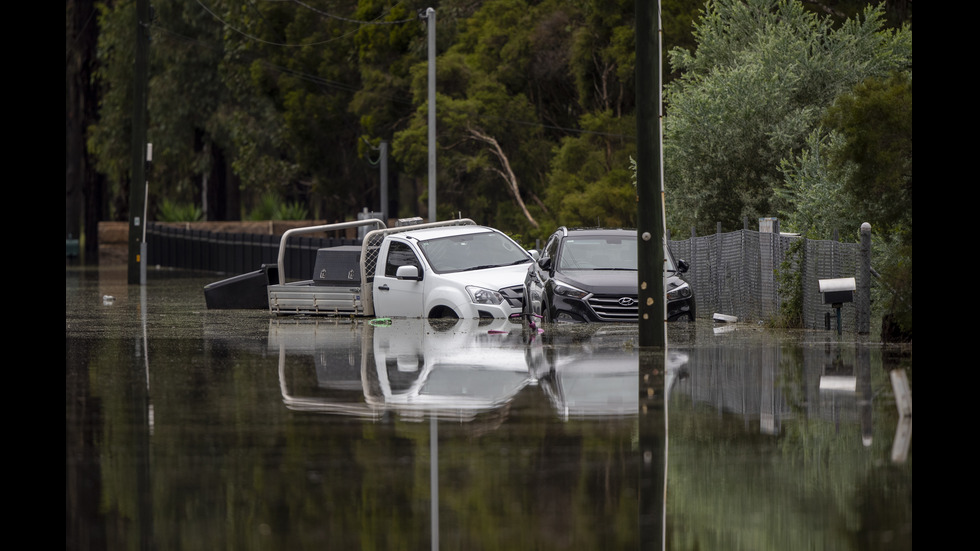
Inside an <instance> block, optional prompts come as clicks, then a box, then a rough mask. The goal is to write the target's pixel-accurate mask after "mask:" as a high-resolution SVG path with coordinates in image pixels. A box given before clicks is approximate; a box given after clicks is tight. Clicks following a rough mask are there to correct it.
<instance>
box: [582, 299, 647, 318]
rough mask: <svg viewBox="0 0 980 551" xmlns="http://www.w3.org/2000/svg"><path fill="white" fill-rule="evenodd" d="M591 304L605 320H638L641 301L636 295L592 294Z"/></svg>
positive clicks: (596, 312)
mask: <svg viewBox="0 0 980 551" xmlns="http://www.w3.org/2000/svg"><path fill="white" fill-rule="evenodd" d="M589 306H590V307H592V311H593V312H595V315H596V316H597V317H598V318H599V319H601V320H603V321H636V319H637V317H638V315H639V301H637V299H636V295H625V296H601V297H600V296H592V297H591V298H589Z"/></svg>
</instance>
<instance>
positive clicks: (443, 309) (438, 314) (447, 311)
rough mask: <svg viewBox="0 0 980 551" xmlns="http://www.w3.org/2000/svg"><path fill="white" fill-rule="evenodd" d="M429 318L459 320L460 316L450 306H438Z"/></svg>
mask: <svg viewBox="0 0 980 551" xmlns="http://www.w3.org/2000/svg"><path fill="white" fill-rule="evenodd" d="M429 318H436V319H444V320H458V319H459V315H457V314H456V311H455V310H453V309H452V308H449V307H448V306H438V307H436V308H433V310H432V311H431V312H429Z"/></svg>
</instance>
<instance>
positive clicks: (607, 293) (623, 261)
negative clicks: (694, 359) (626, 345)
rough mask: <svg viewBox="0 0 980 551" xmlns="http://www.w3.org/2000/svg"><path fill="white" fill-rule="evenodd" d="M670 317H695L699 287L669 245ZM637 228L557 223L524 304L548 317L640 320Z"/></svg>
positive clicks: (531, 278) (527, 282) (534, 267)
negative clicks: (576, 226) (688, 277)
mask: <svg viewBox="0 0 980 551" xmlns="http://www.w3.org/2000/svg"><path fill="white" fill-rule="evenodd" d="M664 252H665V254H666V257H667V258H666V262H667V266H666V269H667V276H668V277H667V280H666V285H665V286H666V292H667V320H668V321H675V320H679V319H686V320H689V321H694V312H695V310H694V292H693V291H692V290H691V286H690V285H688V283H687V282H686V281H684V279H682V278H681V276H680V274H682V273H684V272H686V271H687V263H685V262H684V261H683V260H681V261H680V262H677V263H675V262H674V258H673V255H672V254H671V253H670V249H669V248H668V247H664ZM636 262H637V249H636V231H635V230H627V229H568V228H565V227H561V228H558V231H556V232H555V233H553V234H552V235H551V237H549V238H548V241H547V243H545V246H544V250H542V251H541V253H540V258H539V259H538V261H537V262H536V263H533V264H532V265H531V267H530V269H529V270H528V273H527V278H525V280H524V293H525V294H524V296H525V300H524V308H525V313H527V314H538V315H540V316H542V317H543V318H544V320H545V321H558V322H562V321H565V322H587V321H636V320H637V312H638V308H637V302H638V300H637V296H638V293H637V289H636Z"/></svg>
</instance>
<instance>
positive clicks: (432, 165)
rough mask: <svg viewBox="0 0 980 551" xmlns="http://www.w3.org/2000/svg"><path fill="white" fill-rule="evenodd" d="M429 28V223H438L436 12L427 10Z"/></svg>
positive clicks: (430, 9) (426, 16)
mask: <svg viewBox="0 0 980 551" xmlns="http://www.w3.org/2000/svg"><path fill="white" fill-rule="evenodd" d="M425 18H426V19H427V20H428V26H429V222H435V221H436V10H434V9H432V8H429V9H427V10H425Z"/></svg>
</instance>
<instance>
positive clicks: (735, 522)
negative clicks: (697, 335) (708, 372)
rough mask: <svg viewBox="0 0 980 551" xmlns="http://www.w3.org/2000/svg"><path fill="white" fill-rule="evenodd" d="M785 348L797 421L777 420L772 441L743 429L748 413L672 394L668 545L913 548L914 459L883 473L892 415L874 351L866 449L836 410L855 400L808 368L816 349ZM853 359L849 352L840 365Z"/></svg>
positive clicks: (849, 416) (785, 383)
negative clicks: (822, 384)
mask: <svg viewBox="0 0 980 551" xmlns="http://www.w3.org/2000/svg"><path fill="white" fill-rule="evenodd" d="M834 346H839V345H836V344H835V345H834ZM783 352H784V353H783V354H782V356H781V361H780V364H779V365H780V368H779V369H780V373H779V376H778V379H779V381H780V383H779V386H780V387H781V388H782V389H783V390H784V392H783V393H782V396H783V397H784V398H785V399H786V400H787V402H788V404H787V405H788V406H789V408H788V409H789V411H792V412H793V413H792V414H791V415H784V416H783V417H782V419H781V420H780V421H779V426H780V429H781V430H780V431H779V433H778V434H777V435H775V436H769V435H765V434H762V433H761V432H760V430H759V427H758V426H757V425H756V424H755V423H752V422H748V421H749V420H750V419H752V418H753V416H752V414H751V412H730V411H725V410H720V409H719V408H718V407H717V406H716V405H715V404H711V403H705V402H701V403H695V402H694V401H693V400H692V399H691V397H690V395H685V394H683V393H681V394H678V393H676V392H675V394H674V398H673V399H672V401H671V417H670V419H671V424H670V455H671V457H670V461H669V473H668V480H669V483H668V522H667V526H668V532H669V536H668V548H673V549H694V548H698V547H700V548H701V549H732V548H744V549H862V548H879V547H880V546H881V545H885V544H887V545H888V546H889V548H896V549H902V548H911V545H912V543H911V542H912V540H911V531H912V488H911V480H912V475H911V468H912V467H911V461H908V463H907V464H905V465H899V466H888V465H886V466H883V464H887V462H888V461H889V457H890V450H891V445H892V439H893V436H894V432H895V427H896V425H897V422H898V414H897V411H896V408H895V403H894V401H893V400H890V399H888V396H889V395H890V394H891V386H890V383H889V380H888V374H887V371H886V370H885V369H882V367H881V366H882V361H881V354H880V351H879V350H872V351H871V354H870V359H871V365H872V366H873V368H872V369H871V395H873V396H874V397H875V399H874V401H873V403H872V408H873V409H872V412H871V417H872V418H873V420H874V422H873V426H872V440H871V445H870V447H865V446H864V445H863V444H862V426H861V422H860V421H861V420H860V416H859V415H857V414H855V411H856V409H854V408H852V409H848V408H846V407H844V406H842V405H841V403H839V402H845V401H847V400H851V401H852V402H853V401H856V400H857V398H855V397H853V396H844V397H836V398H828V397H826V396H822V395H821V394H820V393H819V392H818V391H817V390H816V385H817V379H819V373H820V372H819V369H816V370H815V368H814V366H815V365H817V366H819V365H824V363H825V359H826V357H825V355H824V351H823V350H822V349H820V347H816V348H813V349H811V348H807V347H799V346H797V347H790V349H788V350H787V349H784V350H783ZM787 352H789V353H787ZM853 360H854V354H853V349H852V350H851V352H850V353H846V354H844V359H843V363H847V362H852V361H853ZM691 363H692V365H698V366H699V367H700V366H701V365H702V364H698V362H697V360H693V361H692V362H691ZM692 394H693V393H692ZM695 395H696V394H695ZM835 400H836V402H835ZM910 457H911V455H910Z"/></svg>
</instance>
